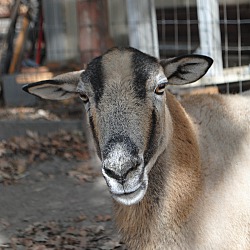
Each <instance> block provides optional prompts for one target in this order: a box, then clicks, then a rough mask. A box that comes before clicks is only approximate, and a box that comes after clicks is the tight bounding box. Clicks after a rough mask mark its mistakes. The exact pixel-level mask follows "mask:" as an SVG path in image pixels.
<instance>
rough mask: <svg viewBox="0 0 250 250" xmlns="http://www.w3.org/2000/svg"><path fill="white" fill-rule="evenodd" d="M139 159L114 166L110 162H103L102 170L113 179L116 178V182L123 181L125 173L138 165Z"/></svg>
mask: <svg viewBox="0 0 250 250" xmlns="http://www.w3.org/2000/svg"><path fill="white" fill-rule="evenodd" d="M141 162H142V161H141V160H137V161H133V162H126V163H124V164H122V167H120V166H119V167H115V166H113V165H110V164H104V166H103V170H104V173H105V174H106V175H107V176H108V177H110V178H113V179H116V180H117V181H118V182H120V183H123V182H124V181H125V179H126V177H127V175H128V174H129V173H130V172H132V171H134V170H136V169H137V168H138V166H139V165H140V164H141Z"/></svg>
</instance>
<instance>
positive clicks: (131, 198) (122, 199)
mask: <svg viewBox="0 0 250 250" xmlns="http://www.w3.org/2000/svg"><path fill="white" fill-rule="evenodd" d="M147 186H148V181H147V180H143V181H142V184H141V185H140V187H139V188H138V189H137V190H135V191H134V192H131V193H124V194H112V193H111V194H112V197H113V199H114V200H115V201H117V202H118V203H120V204H122V205H125V206H131V205H135V204H137V203H139V202H140V201H141V200H142V199H143V197H144V195H145V194H146V191H147Z"/></svg>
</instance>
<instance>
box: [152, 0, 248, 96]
mask: <svg viewBox="0 0 250 250" xmlns="http://www.w3.org/2000/svg"><path fill="white" fill-rule="evenodd" d="M156 13H157V24H158V36H159V48H160V56H161V57H164V58H166V57H173V56H177V55H182V54H188V53H202V54H206V55H209V56H211V57H212V58H213V59H214V60H215V62H214V66H213V67H214V69H213V71H212V72H211V74H210V77H209V78H207V79H206V80H205V82H204V84H210V85H211V84H220V88H224V89H223V91H225V92H242V91H244V90H246V89H248V88H249V87H250V66H249V64H250V34H249V32H250V14H249V13H250V1H249V0H236V1H231V0H220V1H218V0H211V1H207V0H197V1H193V0H173V1H164V0H156ZM224 86H225V87H224Z"/></svg>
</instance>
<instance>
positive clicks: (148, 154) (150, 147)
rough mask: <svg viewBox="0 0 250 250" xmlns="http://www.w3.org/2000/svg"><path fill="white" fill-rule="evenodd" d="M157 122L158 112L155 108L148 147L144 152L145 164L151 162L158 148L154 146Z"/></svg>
mask: <svg viewBox="0 0 250 250" xmlns="http://www.w3.org/2000/svg"><path fill="white" fill-rule="evenodd" d="M156 123H157V119H156V113H155V110H153V111H152V117H151V129H150V133H149V139H148V142H147V148H146V150H145V154H144V162H145V165H147V164H148V163H149V161H150V159H151V158H152V156H153V155H154V152H155V150H156V148H155V147H154V141H155V129H156Z"/></svg>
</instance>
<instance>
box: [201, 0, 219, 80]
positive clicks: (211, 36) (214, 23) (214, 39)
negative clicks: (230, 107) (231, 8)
mask: <svg viewBox="0 0 250 250" xmlns="http://www.w3.org/2000/svg"><path fill="white" fill-rule="evenodd" d="M197 11H198V19H199V35H200V49H201V51H200V53H201V54H203V55H207V56H210V57H212V58H213V60H214V64H213V66H212V67H211V69H210V70H209V72H208V73H207V75H208V76H221V75H222V74H223V64H222V51H221V36H220V23H219V21H220V17H219V3H218V0H209V1H207V0H197Z"/></svg>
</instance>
